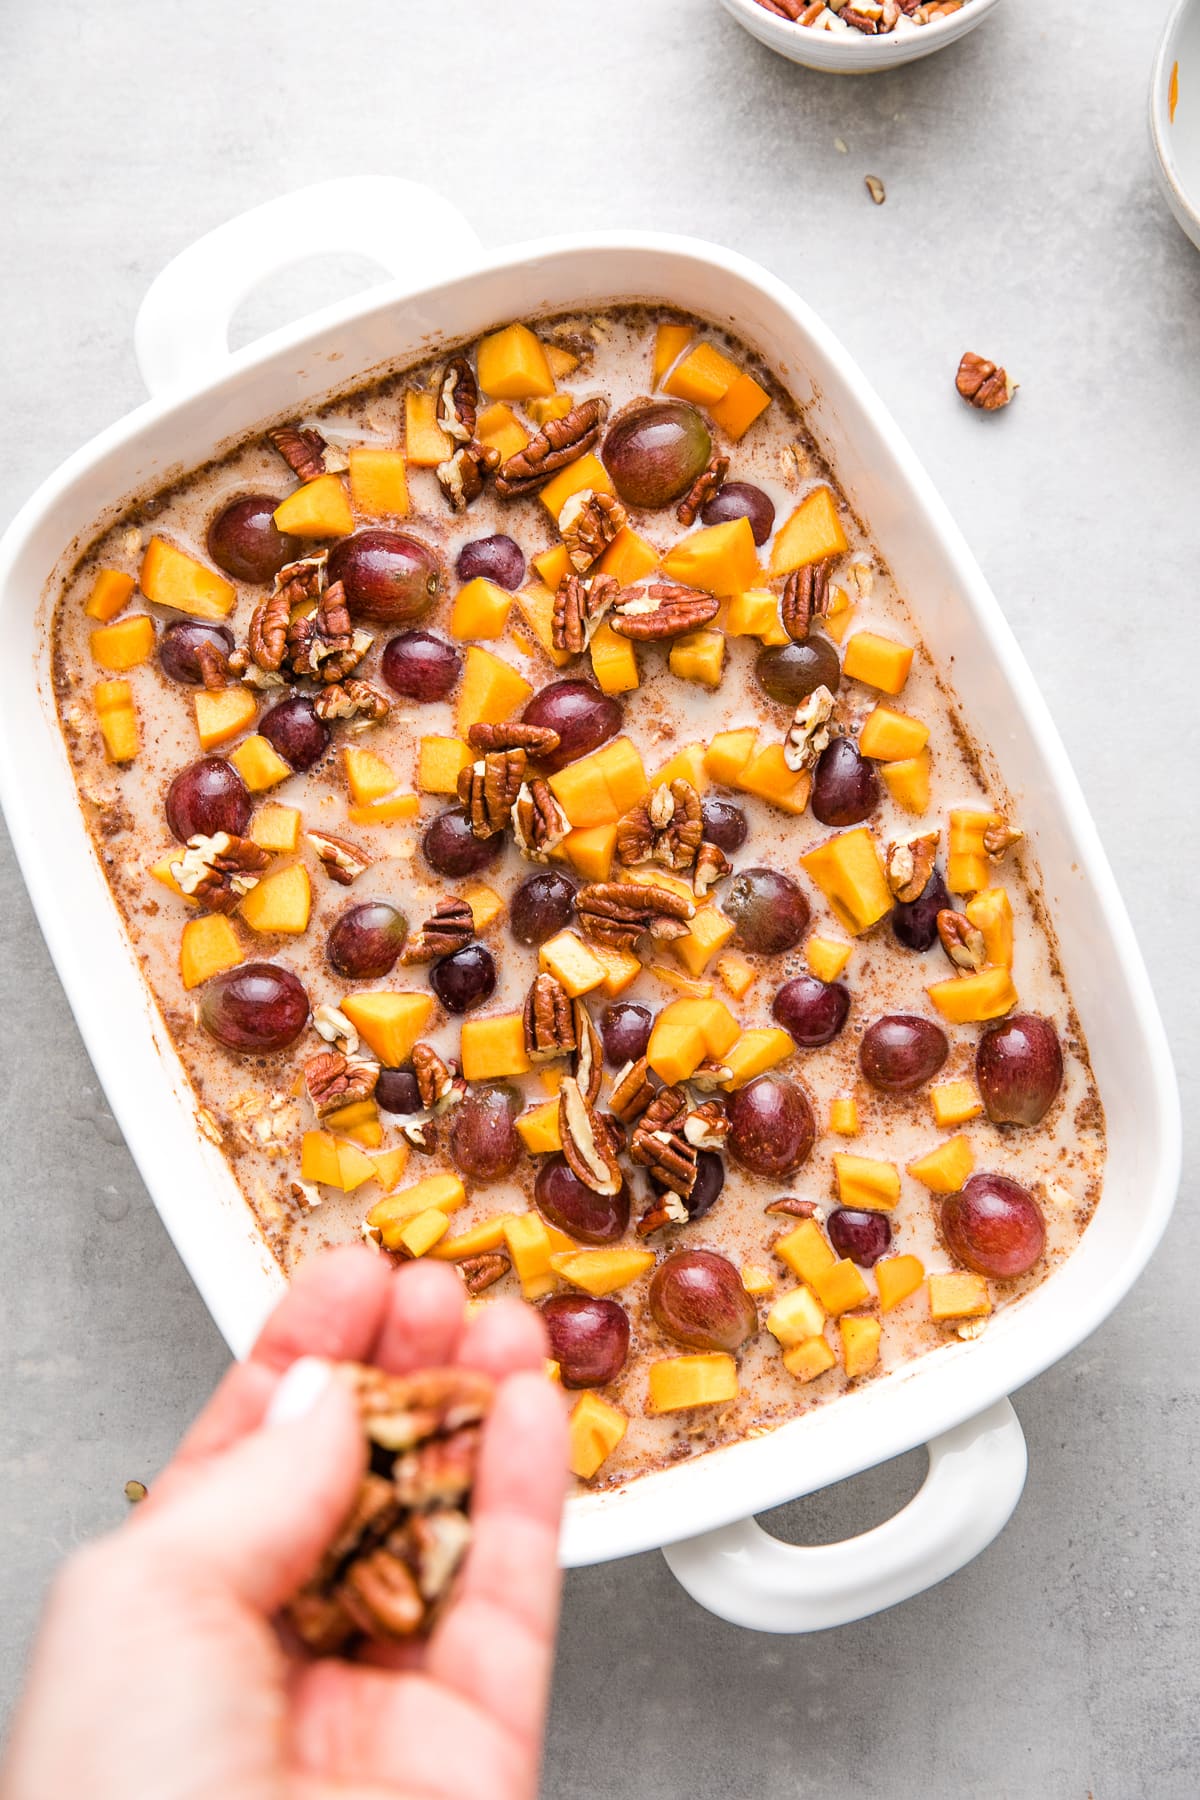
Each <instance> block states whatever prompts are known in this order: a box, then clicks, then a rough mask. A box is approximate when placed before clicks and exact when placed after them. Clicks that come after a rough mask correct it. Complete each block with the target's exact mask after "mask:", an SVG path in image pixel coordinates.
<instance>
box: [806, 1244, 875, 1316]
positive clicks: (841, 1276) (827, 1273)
mask: <svg viewBox="0 0 1200 1800" xmlns="http://www.w3.org/2000/svg"><path fill="white" fill-rule="evenodd" d="M813 1287H814V1288H815V1290H816V1295H817V1299H818V1300H819V1301H820V1302H821V1305H822V1306H823V1307H824V1308H825V1311H826V1312H827V1313H831V1314H832V1315H833V1317H834V1318H836V1317H837V1316H838V1314H839V1313H844V1312H850V1311H851V1310H852V1309H853V1308H854V1307H856V1306H862V1305H863V1304H864V1303H865V1302H866V1301H868V1300H869V1299H870V1298H871V1290H870V1288H869V1287H868V1286H867V1284H866V1282H865V1281H864V1280H863V1278H862V1276H861V1275H860V1274H859V1272H858V1269H857V1267H856V1266H855V1264H854V1263H852V1262H851V1261H850V1258H849V1257H848V1256H843V1257H842V1258H841V1259H840V1260H839V1261H838V1262H835V1263H833V1264H832V1265H831V1266H830V1267H829V1268H828V1269H822V1271H821V1273H820V1274H819V1275H818V1276H817V1277H816V1279H815V1280H814V1282H813Z"/></svg>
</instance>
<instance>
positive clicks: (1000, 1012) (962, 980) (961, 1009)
mask: <svg viewBox="0 0 1200 1800" xmlns="http://www.w3.org/2000/svg"><path fill="white" fill-rule="evenodd" d="M925 992H926V993H927V994H928V995H929V998H930V999H931V1000H932V1001H933V1004H934V1005H935V1006H936V1007H937V1009H938V1011H939V1012H940V1013H941V1015H942V1017H943V1019H948V1020H949V1022H950V1023H951V1025H971V1024H975V1023H977V1022H980V1021H982V1020H984V1019H1000V1018H1003V1016H1004V1014H1005V1013H1006V1012H1011V1011H1012V1009H1013V1007H1014V1006H1015V1005H1016V1004H1017V999H1018V995H1017V990H1016V988H1015V987H1014V986H1013V980H1012V974H1011V971H1010V970H1008V969H1006V968H1004V966H1003V965H1001V966H1000V967H998V968H994V969H980V970H979V971H978V973H977V974H974V975H958V976H953V975H952V976H951V977H950V979H949V980H948V981H935V982H934V983H933V986H932V987H927V988H926V989H925Z"/></svg>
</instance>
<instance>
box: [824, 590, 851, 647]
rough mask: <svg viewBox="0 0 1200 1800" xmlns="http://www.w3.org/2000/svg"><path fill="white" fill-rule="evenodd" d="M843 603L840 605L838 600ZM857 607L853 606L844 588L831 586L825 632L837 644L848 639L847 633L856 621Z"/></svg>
mask: <svg viewBox="0 0 1200 1800" xmlns="http://www.w3.org/2000/svg"><path fill="white" fill-rule="evenodd" d="M839 600H840V601H841V605H840V606H839V605H838V601H839ZM856 611H857V608H856V607H853V606H851V604H850V600H849V597H848V596H847V594H846V591H845V589H844V588H839V587H835V588H831V589H830V595H829V611H828V612H827V613H826V615H825V632H826V635H827V636H829V637H831V638H832V639H833V641H834V643H835V644H842V643H844V642H845V641H846V633H847V632H848V631H849V629H850V627H851V625H852V624H853V623H854V615H855V612H856Z"/></svg>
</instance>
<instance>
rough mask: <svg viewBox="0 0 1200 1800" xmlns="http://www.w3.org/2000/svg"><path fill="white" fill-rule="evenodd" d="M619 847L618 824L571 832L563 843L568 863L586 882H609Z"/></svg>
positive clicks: (588, 827) (590, 826) (589, 827)
mask: <svg viewBox="0 0 1200 1800" xmlns="http://www.w3.org/2000/svg"><path fill="white" fill-rule="evenodd" d="M616 847H617V827H616V824H615V823H613V824H609V825H588V826H583V827H580V828H579V829H578V830H575V831H569V832H568V833H567V835H566V837H565V838H564V839H563V841H562V846H561V848H562V850H563V851H564V853H565V855H566V858H567V861H568V862H569V863H570V865H571V867H572V868H573V869H574V870H575V872H576V873H577V874H579V875H582V876H583V878H584V880H585V881H607V880H608V877H609V872H610V871H611V869H612V859H613V853H614V851H615V850H616Z"/></svg>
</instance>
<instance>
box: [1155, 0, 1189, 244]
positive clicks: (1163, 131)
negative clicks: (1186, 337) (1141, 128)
mask: <svg viewBox="0 0 1200 1800" xmlns="http://www.w3.org/2000/svg"><path fill="white" fill-rule="evenodd" d="M1150 137H1151V141H1152V143H1153V145H1154V154H1155V167H1156V169H1157V171H1158V179H1159V182H1160V183H1161V186H1162V190H1163V193H1164V194H1165V195H1166V197H1167V205H1168V206H1169V207H1170V208H1171V211H1172V212H1173V213H1174V214H1175V217H1176V219H1177V220H1178V222H1179V224H1180V226H1181V227H1182V228H1183V230H1184V231H1185V232H1186V233H1187V235H1188V236H1189V237H1190V238H1191V240H1192V242H1193V244H1195V245H1196V248H1197V249H1200V0H1179V4H1178V5H1177V6H1176V8H1175V10H1174V12H1173V13H1172V14H1171V17H1170V18H1169V19H1168V20H1167V24H1166V29H1165V30H1164V32H1163V35H1162V41H1161V42H1160V44H1159V46H1158V56H1157V57H1156V58H1155V63H1154V76H1153V79H1152V81H1151V83H1150Z"/></svg>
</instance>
